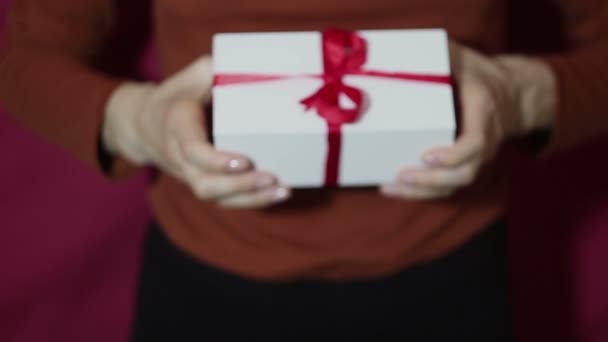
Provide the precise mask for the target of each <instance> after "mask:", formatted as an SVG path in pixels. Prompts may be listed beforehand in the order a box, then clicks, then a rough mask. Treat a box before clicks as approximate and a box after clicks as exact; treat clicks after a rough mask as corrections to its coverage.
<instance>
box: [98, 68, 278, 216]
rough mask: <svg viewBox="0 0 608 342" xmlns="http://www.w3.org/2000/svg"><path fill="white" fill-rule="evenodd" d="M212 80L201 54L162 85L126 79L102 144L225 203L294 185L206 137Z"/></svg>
mask: <svg viewBox="0 0 608 342" xmlns="http://www.w3.org/2000/svg"><path fill="white" fill-rule="evenodd" d="M212 82H213V71H212V61H211V59H210V58H209V57H203V58H201V59H199V60H197V61H195V62H194V63H192V64H191V65H189V66H188V67H186V68H185V69H183V70H182V71H180V72H179V73H177V74H176V75H175V76H173V77H171V78H169V79H168V80H166V81H164V82H163V83H161V84H159V85H153V84H142V83H125V84H123V85H122V86H120V87H118V88H117V89H116V90H115V91H114V93H113V94H112V96H111V97H110V100H109V101H108V103H107V106H106V115H105V119H104V124H103V129H102V140H103V144H104V147H105V148H106V149H107V150H108V151H109V152H111V153H112V154H114V155H119V156H121V157H123V158H125V159H127V160H129V161H131V162H133V163H135V164H137V165H146V164H153V165H155V166H157V167H158V168H160V169H162V170H163V171H164V172H167V173H169V174H171V175H173V176H174V177H176V178H178V179H180V180H181V181H183V182H184V183H185V184H187V185H188V186H189V187H190V189H191V190H192V192H193V193H194V195H195V196H197V197H198V198H200V199H202V200H210V201H215V202H217V203H218V204H219V205H221V206H225V207H236V208H261V207H267V206H270V205H272V204H276V203H278V202H282V201H285V200H287V199H288V198H289V196H290V190H289V188H287V187H286V186H284V185H281V184H280V183H279V181H278V179H277V178H276V177H275V176H274V175H272V174H271V173H269V172H264V171H259V170H256V169H255V168H254V165H253V164H252V162H251V161H250V160H249V159H248V158H247V157H245V156H242V155H239V154H236V153H229V152H221V151H218V150H216V149H215V148H214V147H213V146H212V145H211V144H210V143H209V139H208V137H207V133H206V129H205V122H204V117H205V115H204V113H203V103H205V102H206V101H208V100H209V98H210V92H211V91H210V90H211V87H212Z"/></svg>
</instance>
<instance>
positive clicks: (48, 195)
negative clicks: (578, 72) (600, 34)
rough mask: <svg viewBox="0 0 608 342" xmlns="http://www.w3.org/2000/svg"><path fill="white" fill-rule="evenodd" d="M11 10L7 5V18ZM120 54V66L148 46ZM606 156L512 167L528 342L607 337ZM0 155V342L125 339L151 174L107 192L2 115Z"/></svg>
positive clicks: (577, 154) (599, 148)
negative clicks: (148, 180) (515, 182)
mask: <svg viewBox="0 0 608 342" xmlns="http://www.w3.org/2000/svg"><path fill="white" fill-rule="evenodd" d="M138 1H139V0H138ZM138 1H129V2H128V3H130V4H133V3H134V2H138ZM8 2H9V1H6V0H0V12H4V9H5V7H6V4H7V3H8ZM119 3H122V4H125V3H127V2H119ZM122 4H121V7H124V6H125V5H122ZM123 10H128V9H126V8H123ZM133 13H134V12H130V15H132V14H133ZM137 13H138V14H139V17H140V19H141V20H142V21H144V23H142V25H141V26H136V25H134V22H133V21H132V20H130V21H129V22H128V23H126V24H125V21H121V22H122V23H123V24H122V26H121V27H122V28H123V29H125V28H126V27H128V28H129V30H123V31H124V32H127V33H126V36H127V38H132V39H137V40H138V41H140V42H144V41H143V40H142V39H141V38H142V37H144V36H145V32H146V30H145V29H144V27H145V26H146V23H145V14H146V11H138V12H137ZM130 18H131V17H130ZM140 28H141V29H140ZM515 29H516V30H517V28H515ZM122 37H123V38H124V37H125V35H124V34H123V36H122ZM115 48H118V49H123V50H124V52H125V53H124V54H120V53H116V54H114V55H113V56H119V57H121V58H122V56H130V55H132V52H135V51H134V49H135V48H136V49H137V50H139V49H140V48H145V45H141V44H140V45H137V44H122V45H120V44H119V46H115ZM127 50H129V51H127ZM131 50H133V51H131ZM114 51H116V50H114ZM113 56H108V60H109V61H110V62H113V63H112V64H113V66H112V67H111V68H109V69H108V70H110V71H120V70H123V71H124V70H127V69H128V70H136V69H137V70H138V71H141V72H136V73H138V74H145V75H148V77H153V76H154V71H155V67H154V60H153V57H152V56H151V55H150V54H148V55H147V56H148V59H147V60H144V61H140V60H139V59H135V58H131V59H128V58H126V57H125V59H126V60H120V61H119V60H117V58H115V57H113ZM136 65H139V66H143V68H142V67H140V68H135V66H136ZM604 110H606V113H607V115H608V109H604ZM607 150H608V141H606V140H604V141H597V142H594V143H592V144H589V145H588V146H583V147H581V148H580V149H579V150H576V151H570V153H568V154H564V155H561V156H558V157H555V158H553V159H551V160H548V161H544V162H542V163H541V162H532V161H531V160H529V159H527V158H521V159H520V161H519V162H518V163H517V164H518V167H517V168H516V169H514V170H512V175H513V177H514V180H517V186H514V188H513V189H512V190H513V196H512V198H511V199H510V202H511V205H510V209H509V216H508V219H509V222H510V226H511V230H510V243H511V260H512V265H513V266H512V267H513V283H514V292H515V293H514V297H515V304H516V310H517V325H518V332H519V335H520V337H521V340H522V341H583V342H606V341H608V267H607V266H605V263H606V262H607V261H608V177H607V175H608V162H607V161H606V159H607V158H606V155H607V154H606V151H607ZM0 155H2V161H1V163H0V194H1V196H0V217H1V219H2V224H0V341H3V342H43V341H44V342H46V341H49V342H51V341H52V342H54V341H57V342H72V341H74V342H76V341H79V342H80V341H88V342H97V341H99V342H108V341H117V342H120V341H126V340H127V336H128V332H129V327H130V324H131V316H132V311H133V302H134V290H135V285H136V276H137V266H138V263H139V249H140V242H141V239H142V236H143V232H144V227H145V224H146V222H147V221H148V220H149V218H150V213H149V210H148V208H147V206H146V202H145V183H146V180H145V177H144V176H143V175H142V176H139V177H136V178H135V179H132V180H130V181H128V182H125V183H120V184H112V183H110V182H108V181H106V180H104V179H102V178H100V177H99V176H98V175H97V174H96V173H95V172H93V171H91V170H89V169H87V168H85V167H83V166H82V165H81V164H80V163H79V162H77V161H74V160H73V159H72V158H70V157H69V156H67V155H66V154H64V153H63V152H61V151H60V150H59V149H57V148H56V147H53V146H50V145H48V144H46V143H44V142H42V141H41V140H40V139H39V138H37V137H34V136H32V135H31V134H30V133H28V132H26V131H25V130H23V129H22V128H20V127H18V126H17V125H16V124H15V123H14V122H13V121H12V120H11V119H10V118H9V117H8V116H7V115H6V114H4V113H0Z"/></svg>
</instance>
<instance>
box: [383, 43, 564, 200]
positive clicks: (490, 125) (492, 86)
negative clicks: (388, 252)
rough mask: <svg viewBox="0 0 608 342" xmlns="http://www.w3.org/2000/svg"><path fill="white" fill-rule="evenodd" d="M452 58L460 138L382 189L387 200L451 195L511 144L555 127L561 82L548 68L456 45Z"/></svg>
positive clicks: (431, 150) (432, 152)
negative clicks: (505, 144)
mask: <svg viewBox="0 0 608 342" xmlns="http://www.w3.org/2000/svg"><path fill="white" fill-rule="evenodd" d="M450 54H451V60H452V73H453V77H454V80H455V82H456V86H457V89H458V90H459V94H458V96H459V102H460V104H461V108H460V112H461V120H460V124H461V125H462V126H461V133H460V136H459V137H458V138H457V140H456V142H455V143H454V144H453V145H452V146H445V147H436V148H432V149H430V150H429V151H427V152H426V153H425V154H424V155H423V156H422V159H423V162H424V166H422V167H417V168H407V169H404V170H402V171H401V172H400V173H399V174H398V176H397V179H396V180H395V181H394V182H393V183H391V184H386V185H384V186H383V187H382V188H381V191H382V193H383V194H384V195H386V196H389V197H397V198H403V199H436V198H442V197H447V196H450V195H451V194H453V193H454V192H456V191H457V190H458V189H461V188H463V187H465V186H467V185H470V184H471V183H473V182H474V181H475V179H476V176H477V175H478V173H479V170H480V168H481V167H482V166H483V165H484V164H485V163H486V162H488V161H489V160H491V159H492V158H493V157H494V156H495V154H496V153H497V151H498V150H499V148H500V147H501V145H502V143H503V142H504V141H505V140H507V139H508V138H510V137H513V136H518V135H523V134H526V133H527V132H530V131H532V130H534V129H538V128H542V127H549V126H550V125H551V121H552V114H553V112H552V111H553V110H554V108H555V102H556V101H555V97H556V94H555V93H556V91H555V80H554V76H553V73H552V71H551V70H550V69H549V67H548V66H546V65H545V64H544V63H542V62H538V61H534V60H531V59H527V58H525V57H502V58H501V57H498V58H489V57H486V56H483V55H481V54H479V53H477V52H475V51H473V50H471V49H469V48H466V47H463V46H461V45H458V44H456V43H451V44H450Z"/></svg>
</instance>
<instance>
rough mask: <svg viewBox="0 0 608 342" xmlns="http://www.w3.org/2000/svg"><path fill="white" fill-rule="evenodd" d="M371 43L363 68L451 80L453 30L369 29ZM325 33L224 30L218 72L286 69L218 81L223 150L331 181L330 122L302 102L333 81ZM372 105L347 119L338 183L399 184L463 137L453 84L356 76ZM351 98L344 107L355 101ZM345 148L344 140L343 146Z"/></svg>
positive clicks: (294, 178) (309, 182)
mask: <svg viewBox="0 0 608 342" xmlns="http://www.w3.org/2000/svg"><path fill="white" fill-rule="evenodd" d="M358 34H359V35H360V36H361V37H363V39H364V40H365V42H366V46H367V49H366V50H367V51H366V55H367V56H366V62H365V64H364V65H363V66H362V69H364V70H369V71H375V72H384V73H406V74H414V75H434V76H444V77H446V78H449V75H450V61H449V51H448V38H447V34H446V32H445V31H444V30H441V29H422V30H374V31H360V32H358ZM322 46H323V36H322V33H321V32H281V33H221V34H217V35H216V36H215V37H214V41H213V58H214V72H215V74H216V76H221V75H233V76H234V75H236V76H237V77H238V75H259V76H261V77H265V76H277V78H276V79H272V78H269V79H265V80H264V79H262V80H257V81H250V82H236V83H230V84H223V85H220V84H216V85H215V86H214V88H213V120H212V121H213V128H212V132H213V138H214V143H215V145H216V147H217V148H218V149H220V150H224V151H232V152H237V153H241V154H244V155H246V156H248V157H250V158H251V159H252V160H253V162H254V163H255V165H256V167H257V168H258V169H262V170H268V171H270V172H272V173H274V174H276V175H277V176H278V177H279V179H280V180H281V181H282V182H284V183H286V184H289V185H290V186H292V187H321V186H324V185H327V184H326V181H327V180H326V167H327V165H326V163H327V162H328V153H329V148H330V146H329V144H328V125H327V121H326V120H325V119H324V118H323V117H321V116H320V115H317V113H315V109H310V110H307V109H306V108H305V106H303V105H302V104H301V103H300V102H301V100H302V99H304V98H307V97H309V96H310V95H311V94H314V93H315V92H317V90H318V89H319V88H321V87H322V86H323V84H324V81H323V79H322V78H320V77H307V76H306V75H319V76H320V75H323V74H324V71H325V70H324V63H323V55H324V50H323V48H322ZM343 82H344V84H347V85H349V86H352V87H355V88H357V89H360V90H361V91H362V92H363V93H364V94H365V98H366V99H367V101H368V103H367V105H366V106H365V110H364V111H363V112H362V114H361V117H360V119H359V120H358V121H356V122H355V123H350V124H344V125H342V126H341V134H340V136H341V146H339V164H338V175H337V177H338V178H337V182H338V184H339V185H340V186H370V185H379V184H382V183H386V182H390V181H393V180H394V179H395V177H396V175H397V172H398V171H399V170H400V169H402V168H403V167H406V166H416V165H420V164H421V156H422V154H423V153H424V152H425V151H426V150H428V149H429V148H431V147H435V146H445V145H449V144H451V143H452V142H453V139H454V135H455V130H456V120H455V110H454V99H453V90H452V86H451V85H450V84H449V83H445V82H443V83H441V82H425V81H420V80H407V79H397V78H390V77H377V76H373V75H354V74H348V73H347V74H346V75H344V77H343ZM348 102H350V101H348V100H347V99H346V97H345V96H342V97H341V98H340V103H341V105H342V107H348V106H352V105H353V104H352V103H350V104H349V103H348ZM333 148H335V146H334V147H333Z"/></svg>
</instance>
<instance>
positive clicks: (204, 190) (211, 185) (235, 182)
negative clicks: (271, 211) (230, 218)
mask: <svg viewBox="0 0 608 342" xmlns="http://www.w3.org/2000/svg"><path fill="white" fill-rule="evenodd" d="M276 184H277V179H276V178H275V177H274V176H273V175H271V174H269V173H265V172H248V173H244V174H236V175H204V176H202V177H199V178H197V179H193V180H190V186H191V188H192V191H193V192H194V194H195V195H196V196H197V197H198V198H200V199H203V200H220V199H222V198H224V197H227V196H231V195H235V194H240V193H249V192H254V191H257V190H262V189H267V188H269V187H271V186H274V185H276Z"/></svg>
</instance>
